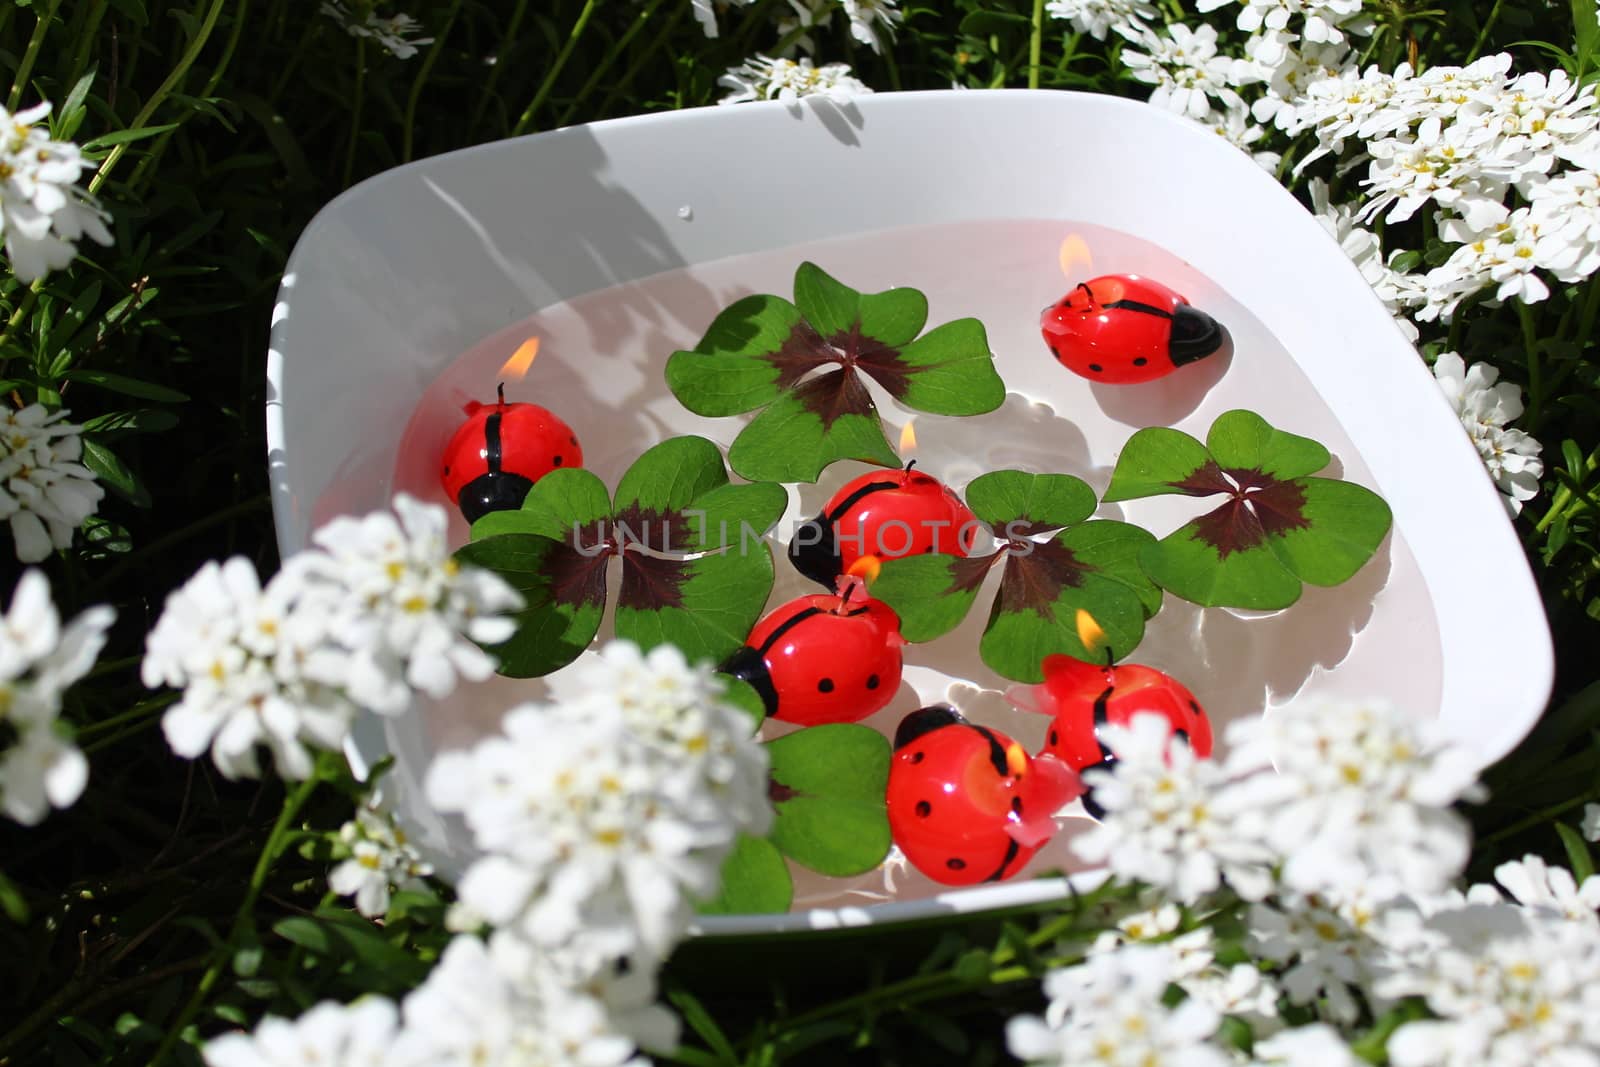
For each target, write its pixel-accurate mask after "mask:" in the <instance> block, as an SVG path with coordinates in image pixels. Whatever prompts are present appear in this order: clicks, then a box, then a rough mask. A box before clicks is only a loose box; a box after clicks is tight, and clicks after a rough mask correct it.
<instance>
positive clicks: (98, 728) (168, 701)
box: [78, 693, 178, 752]
mask: <svg viewBox="0 0 1600 1067" xmlns="http://www.w3.org/2000/svg"><path fill="white" fill-rule="evenodd" d="M177 701H178V694H177V693H162V694H161V695H160V696H154V697H150V698H149V699H148V700H141V701H139V703H137V704H135V705H134V706H133V707H131V708H129V709H128V710H127V711H122V712H118V713H117V714H115V715H113V716H111V718H109V719H101V720H99V721H98V722H91V723H89V724H88V725H86V726H80V727H79V728H78V740H79V741H83V740H84V739H85V738H89V737H96V738H98V737H99V736H100V735H101V734H104V733H105V732H106V731H107V730H113V729H116V728H117V727H119V726H123V725H125V724H127V723H130V722H139V721H141V720H146V719H149V718H151V717H152V716H153V715H155V713H156V712H159V711H163V710H165V709H166V708H167V707H169V706H170V705H172V704H175V703H177ZM115 736H116V737H122V736H123V735H122V734H121V733H118V734H116V735H115ZM104 747H105V745H104V744H103V743H102V741H101V740H97V741H96V742H95V744H94V745H91V746H87V747H86V748H85V749H84V751H86V752H94V751H98V750H99V749H101V748H104Z"/></svg>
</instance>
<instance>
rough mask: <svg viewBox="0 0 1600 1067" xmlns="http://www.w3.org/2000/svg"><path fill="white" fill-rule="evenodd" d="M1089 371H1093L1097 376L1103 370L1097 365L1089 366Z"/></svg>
mask: <svg viewBox="0 0 1600 1067" xmlns="http://www.w3.org/2000/svg"><path fill="white" fill-rule="evenodd" d="M1089 369H1090V370H1092V371H1094V372H1095V373H1096V374H1099V373H1100V372H1101V371H1103V370H1105V368H1104V367H1102V366H1100V364H1098V363H1091V364H1089Z"/></svg>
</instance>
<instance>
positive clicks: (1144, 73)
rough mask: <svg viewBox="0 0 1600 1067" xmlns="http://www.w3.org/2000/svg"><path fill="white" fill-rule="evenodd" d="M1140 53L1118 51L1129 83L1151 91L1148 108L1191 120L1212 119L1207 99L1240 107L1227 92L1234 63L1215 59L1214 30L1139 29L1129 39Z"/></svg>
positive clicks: (1237, 98)
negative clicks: (1133, 81)
mask: <svg viewBox="0 0 1600 1067" xmlns="http://www.w3.org/2000/svg"><path fill="white" fill-rule="evenodd" d="M1129 39H1130V40H1131V41H1133V43H1135V44H1137V45H1139V46H1140V47H1142V48H1143V49H1144V50H1145V51H1143V52H1140V51H1136V50H1135V49H1133V48H1127V47H1125V48H1123V50H1122V62H1123V64H1124V65H1125V66H1126V67H1127V68H1128V70H1129V71H1130V72H1132V74H1133V76H1134V78H1136V79H1137V80H1139V81H1142V82H1145V83H1146V84H1149V85H1154V86H1155V89H1154V90H1153V91H1152V92H1151V93H1150V103H1151V104H1153V105H1155V106H1156V107H1159V108H1165V109H1166V110H1168V111H1172V112H1175V113H1177V114H1179V115H1187V116H1189V117H1190V118H1192V119H1204V118H1205V117H1206V116H1207V115H1209V114H1210V113H1211V98H1212V97H1215V98H1216V99H1217V100H1219V101H1221V102H1222V103H1223V105H1224V106H1227V107H1232V106H1239V105H1242V104H1243V100H1242V99H1241V98H1240V96H1239V94H1238V93H1236V92H1234V91H1233V89H1231V88H1230V87H1229V86H1230V85H1231V84H1232V83H1233V82H1234V80H1235V66H1236V64H1235V62H1234V61H1233V60H1231V59H1229V58H1227V57H1226V56H1219V55H1217V28H1216V27H1215V26H1210V25H1202V26H1201V27H1200V28H1199V29H1197V30H1191V29H1190V28H1189V27H1187V26H1184V25H1183V24H1181V23H1174V24H1173V25H1171V26H1168V27H1166V30H1165V32H1164V33H1162V32H1157V31H1153V30H1149V29H1142V28H1141V29H1139V30H1137V31H1136V33H1135V35H1132V36H1130V37H1129Z"/></svg>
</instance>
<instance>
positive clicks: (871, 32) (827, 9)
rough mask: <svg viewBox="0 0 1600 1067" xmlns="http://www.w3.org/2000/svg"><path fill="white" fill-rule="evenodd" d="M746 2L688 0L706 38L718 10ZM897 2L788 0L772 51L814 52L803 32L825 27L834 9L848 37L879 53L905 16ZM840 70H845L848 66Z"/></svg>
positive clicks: (714, 28)
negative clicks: (842, 16) (847, 31)
mask: <svg viewBox="0 0 1600 1067" xmlns="http://www.w3.org/2000/svg"><path fill="white" fill-rule="evenodd" d="M750 3H751V0H690V4H691V7H692V8H693V10H694V16H695V18H696V19H697V20H698V21H699V23H700V29H701V30H703V31H704V32H705V35H706V36H707V37H716V36H717V32H718V30H717V15H718V13H719V12H721V11H725V10H727V9H728V8H730V7H733V6H735V5H739V6H748V5H749V4H750ZM897 3H898V0H789V10H788V11H785V12H784V13H783V14H782V15H780V16H779V17H778V19H777V20H776V23H775V25H774V28H775V29H776V30H777V32H778V35H779V38H780V46H781V47H778V48H776V49H775V50H774V51H775V53H776V54H777V55H780V56H784V57H787V56H789V55H790V54H791V53H792V52H793V51H794V50H796V49H798V50H799V51H801V52H805V53H807V54H810V53H812V52H814V51H815V50H816V42H815V41H813V40H812V38H811V35H810V34H809V33H806V32H805V31H807V30H809V29H811V28H812V27H815V26H826V25H827V22H828V20H829V17H830V16H831V15H832V14H833V13H834V12H835V11H843V12H844V17H845V20H846V22H847V23H848V24H849V28H850V36H851V37H853V38H854V39H855V40H857V41H859V42H860V43H861V44H864V45H866V46H867V47H868V48H870V49H872V50H873V51H874V52H881V51H883V41H884V38H889V39H891V40H892V39H893V38H894V32H895V28H896V27H897V26H899V25H900V23H901V22H902V21H903V20H904V19H905V15H904V14H903V13H902V12H901V11H900V10H899V8H898V7H896V6H895V5H896V4H897ZM764 59H765V57H764V56H757V57H756V58H755V59H753V60H751V61H750V63H756V62H758V61H760V60H764ZM768 62H770V61H768ZM750 63H747V64H746V66H749V65H750ZM844 69H845V70H849V68H848V67H845V68H844ZM730 73H731V72H730Z"/></svg>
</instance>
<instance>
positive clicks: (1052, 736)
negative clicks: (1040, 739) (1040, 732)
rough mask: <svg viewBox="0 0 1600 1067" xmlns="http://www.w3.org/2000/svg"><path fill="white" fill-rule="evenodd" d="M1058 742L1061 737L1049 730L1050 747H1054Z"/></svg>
mask: <svg viewBox="0 0 1600 1067" xmlns="http://www.w3.org/2000/svg"><path fill="white" fill-rule="evenodd" d="M1060 742H1061V735H1060V734H1058V733H1056V732H1055V731H1054V730H1051V731H1050V743H1051V744H1052V745H1055V744H1060Z"/></svg>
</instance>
